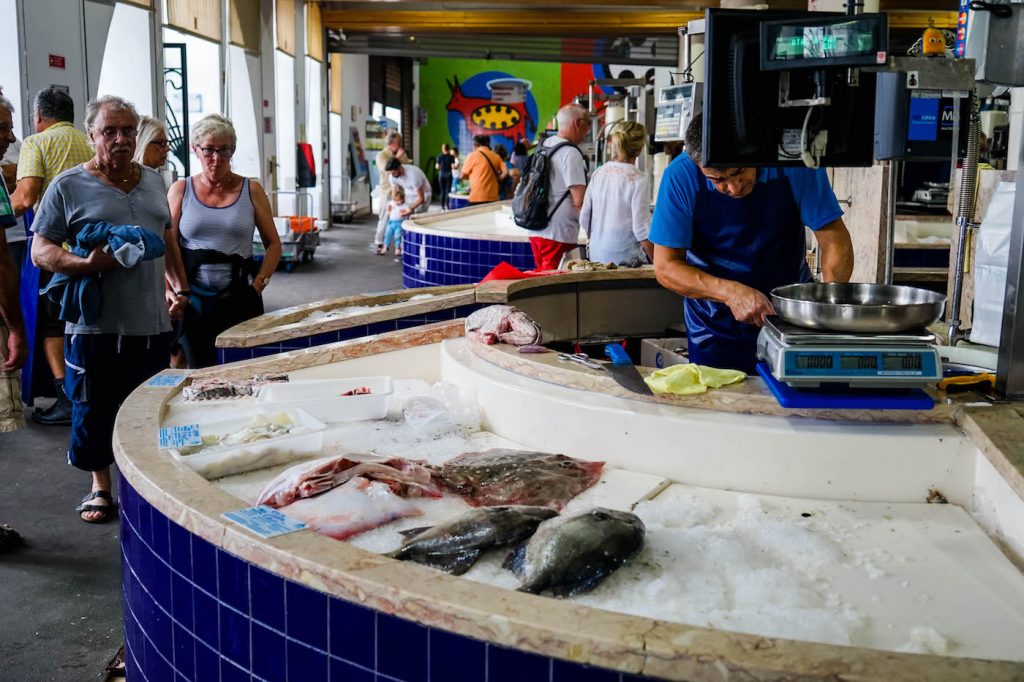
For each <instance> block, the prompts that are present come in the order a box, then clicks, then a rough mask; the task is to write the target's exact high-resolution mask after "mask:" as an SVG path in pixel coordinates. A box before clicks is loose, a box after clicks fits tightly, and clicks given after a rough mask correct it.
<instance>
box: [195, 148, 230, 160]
mask: <svg viewBox="0 0 1024 682" xmlns="http://www.w3.org/2000/svg"><path fill="white" fill-rule="evenodd" d="M196 149H198V150H199V151H201V152H202V153H203V157H204V158H207V159H212V158H213V155H214V154H216V155H217V156H219V157H220V158H222V159H230V158H231V157H232V156H233V155H234V153H235V148H234V147H196Z"/></svg>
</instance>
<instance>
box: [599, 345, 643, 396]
mask: <svg viewBox="0 0 1024 682" xmlns="http://www.w3.org/2000/svg"><path fill="white" fill-rule="evenodd" d="M604 354H605V355H607V356H608V358H609V360H610V361H611V362H609V363H608V364H606V365H605V366H604V368H605V370H607V372H608V374H610V375H611V377H612V378H613V379H615V381H617V382H619V386H622V387H623V388H625V389H628V390H630V391H632V392H633V393H639V394H641V395H654V394H653V393H652V392H651V389H650V387H649V386H648V385H647V384H646V383H644V378H643V377H642V376H640V372H638V371H637V369H636V366H635V365H634V364H633V361H632V360H630V359H629V355H628V354H627V353H626V351H625V349H623V347H622V346H620V345H618V344H617V343H609V344H608V345H607V346H605V347H604Z"/></svg>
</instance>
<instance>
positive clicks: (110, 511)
mask: <svg viewBox="0 0 1024 682" xmlns="http://www.w3.org/2000/svg"><path fill="white" fill-rule="evenodd" d="M97 498H99V499H101V500H106V501H107V504H105V505H103V506H100V505H96V504H88V503H89V502H90V501H91V500H95V499H97ZM75 511H76V512H78V514H79V518H82V517H81V515H82V514H83V513H84V512H93V513H95V514H101V516H100V517H99V518H98V519H92V520H90V519H84V518H82V521H85V522H86V523H106V522H107V521H109V520H110V518H111V517H112V516H114V514H115V513H116V512H117V504H115V503H114V498H113V497H111V496H110V493H109V492H107V491H106V490H94V491H92V492H91V493H89V494H88V495H86V496H85V497H83V498H82V504H80V505H78V506H77V507H75Z"/></svg>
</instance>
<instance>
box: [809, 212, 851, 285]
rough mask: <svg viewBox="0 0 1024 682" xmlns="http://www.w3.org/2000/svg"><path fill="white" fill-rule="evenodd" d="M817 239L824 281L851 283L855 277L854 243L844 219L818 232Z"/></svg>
mask: <svg viewBox="0 0 1024 682" xmlns="http://www.w3.org/2000/svg"><path fill="white" fill-rule="evenodd" d="M815 238H816V239H817V240H818V254H819V256H820V258H821V279H822V281H825V282H849V281H850V277H851V276H852V275H853V261H854V258H853V241H852V240H851V239H850V232H849V230H847V229H846V225H845V224H844V223H843V221H842V219H839V220H836V221H834V222H832V223H829V224H828V225H826V226H825V227H823V228H821V229H820V230H818V231H817V232H816V233H815Z"/></svg>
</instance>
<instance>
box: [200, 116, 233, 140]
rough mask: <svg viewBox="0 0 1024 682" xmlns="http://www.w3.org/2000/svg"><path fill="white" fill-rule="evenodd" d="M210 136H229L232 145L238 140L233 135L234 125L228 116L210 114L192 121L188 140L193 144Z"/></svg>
mask: <svg viewBox="0 0 1024 682" xmlns="http://www.w3.org/2000/svg"><path fill="white" fill-rule="evenodd" d="M211 136H212V137H230V138H231V144H232V145H234V144H236V143H237V142H238V136H237V135H235V125H234V124H233V123H232V122H231V119H230V118H227V117H225V116H221V115H220V114H210V115H209V116H204V117H203V118H201V119H199V120H198V121H196V122H195V123H193V124H192V130H191V131H190V132H189V136H188V138H189V139H188V141H189V143H191V144H193V145H197V144H199V143H200V142H202V141H203V138H204V137H211Z"/></svg>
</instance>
